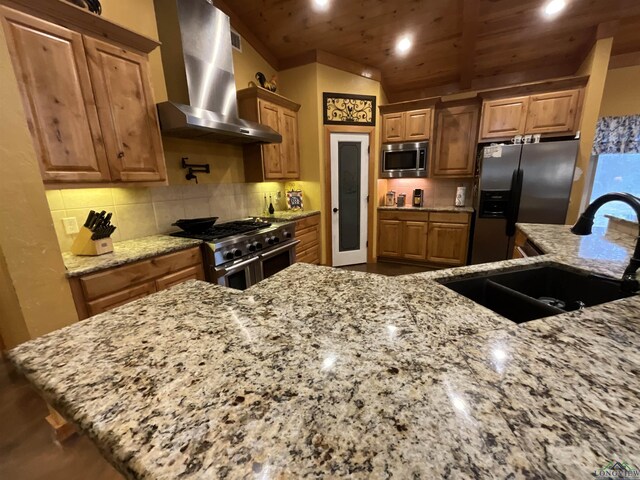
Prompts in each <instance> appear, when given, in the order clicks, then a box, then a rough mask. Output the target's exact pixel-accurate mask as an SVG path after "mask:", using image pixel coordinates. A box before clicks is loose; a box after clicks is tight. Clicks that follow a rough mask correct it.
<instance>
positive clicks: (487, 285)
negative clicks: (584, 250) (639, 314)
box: [438, 264, 631, 323]
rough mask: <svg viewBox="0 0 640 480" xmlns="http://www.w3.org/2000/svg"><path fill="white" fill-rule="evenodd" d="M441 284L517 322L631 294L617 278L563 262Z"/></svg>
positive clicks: (444, 280)
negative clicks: (624, 289)
mask: <svg viewBox="0 0 640 480" xmlns="http://www.w3.org/2000/svg"><path fill="white" fill-rule="evenodd" d="M438 282H439V283H441V284H442V285H444V286H445V287H447V288H450V289H451V290H453V291H455V292H457V293H459V294H460V295H463V296H465V297H467V298H469V299H471V300H473V301H474V302H476V303H479V304H480V305H482V306H484V307H487V308H489V309H490V310H493V311H494V312H496V313H497V314H499V315H502V316H503V317H506V318H508V319H509V320H511V321H513V322H515V323H523V322H528V321H530V320H536V319H538V318H544V317H549V316H551V315H558V314H560V313H565V312H570V311H573V310H580V309H582V308H585V307H591V306H594V305H600V304H602V303H607V302H611V301H613V300H618V299H620V298H626V297H629V296H631V294H629V293H625V292H623V291H621V289H620V282H619V281H618V280H616V279H613V278H612V279H608V278H606V277H601V276H596V275H592V274H590V273H589V272H585V271H579V270H573V269H570V268H568V267H566V266H563V265H560V264H544V265H539V266H533V267H528V268H518V267H516V268H513V269H510V270H503V271H501V272H499V273H490V272H488V273H487V274H486V275H481V276H477V275H476V276H474V277H471V278H462V279H453V280H449V279H441V280H438Z"/></svg>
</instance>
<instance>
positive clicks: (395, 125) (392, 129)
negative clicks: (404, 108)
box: [382, 112, 405, 143]
mask: <svg viewBox="0 0 640 480" xmlns="http://www.w3.org/2000/svg"><path fill="white" fill-rule="evenodd" d="M404 127H405V114H404V112H400V113H385V114H384V115H382V143H389V142H401V141H402V140H404Z"/></svg>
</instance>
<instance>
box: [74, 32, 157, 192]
mask: <svg viewBox="0 0 640 480" xmlns="http://www.w3.org/2000/svg"><path fill="white" fill-rule="evenodd" d="M84 42H85V47H86V51H87V56H88V58H89V71H90V72H91V81H92V83H93V89H94V92H95V95H96V102H97V106H98V115H99V117H100V125H101V127H102V132H103V135H104V141H105V144H106V147H107V155H108V158H109V168H110V169H111V178H112V179H113V180H115V181H123V182H157V181H163V180H165V179H166V178H167V173H166V167H165V162H164V152H163V150H162V141H161V140H160V127H159V125H158V117H157V111H156V105H155V102H154V100H153V94H152V90H151V80H150V77H149V62H148V59H147V57H146V56H143V55H138V54H136V53H133V52H129V51H127V50H123V49H121V48H118V47H116V46H114V45H111V44H109V43H106V42H103V41H101V40H96V39H95V38H90V37H84Z"/></svg>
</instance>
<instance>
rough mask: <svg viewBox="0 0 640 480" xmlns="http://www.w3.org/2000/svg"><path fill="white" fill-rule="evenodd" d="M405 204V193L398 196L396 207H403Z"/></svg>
mask: <svg viewBox="0 0 640 480" xmlns="http://www.w3.org/2000/svg"><path fill="white" fill-rule="evenodd" d="M406 202H407V194H406V193H401V194H400V195H398V201H397V203H396V205H397V206H398V207H404V205H405V203H406Z"/></svg>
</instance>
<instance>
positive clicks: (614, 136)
mask: <svg viewBox="0 0 640 480" xmlns="http://www.w3.org/2000/svg"><path fill="white" fill-rule="evenodd" d="M592 153H593V155H599V154H601V153H640V115H628V116H624V117H601V118H600V119H599V120H598V125H597V127H596V137H595V139H594V141H593V152H592Z"/></svg>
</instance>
